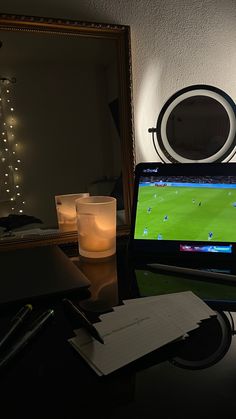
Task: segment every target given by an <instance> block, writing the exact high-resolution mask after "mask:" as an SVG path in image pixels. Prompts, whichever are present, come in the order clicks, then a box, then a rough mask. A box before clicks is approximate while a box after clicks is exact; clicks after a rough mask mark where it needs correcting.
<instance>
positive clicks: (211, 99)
mask: <svg viewBox="0 0 236 419" xmlns="http://www.w3.org/2000/svg"><path fill="white" fill-rule="evenodd" d="M149 132H152V133H153V144H154V147H155V150H156V152H157V154H158V156H159V157H160V159H161V161H163V163H188V162H189V163H190V162H201V163H210V162H223V161H224V162H226V161H229V160H230V159H231V158H232V157H233V156H234V154H235V153H236V105H235V103H234V101H233V100H232V99H231V97H230V96H229V95H227V94H226V93H225V92H224V91H223V90H221V89H219V88H217V87H214V86H209V85H201V84H199V85H192V86H188V87H185V88H184V89H181V90H179V91H178V92H176V93H175V94H174V95H172V96H171V97H170V98H169V99H168V100H167V102H166V103H165V104H164V106H163V108H162V109H161V112H160V114H159V116H158V119H157V125H156V128H151V129H149ZM154 132H155V133H156V141H155V140H154Z"/></svg>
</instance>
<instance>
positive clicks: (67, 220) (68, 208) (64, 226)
mask: <svg viewBox="0 0 236 419" xmlns="http://www.w3.org/2000/svg"><path fill="white" fill-rule="evenodd" d="M86 196H89V193H87V192H86V193H78V194H67V195H57V196H55V203H56V210H57V221H58V227H59V230H60V231H61V232H67V231H76V230H77V220H76V206H75V201H76V199H78V198H81V197H86Z"/></svg>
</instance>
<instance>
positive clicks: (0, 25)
mask: <svg viewBox="0 0 236 419" xmlns="http://www.w3.org/2000/svg"><path fill="white" fill-rule="evenodd" d="M1 31H18V32H19V36H20V32H24V31H27V32H32V33H39V34H40V33H54V34H59V35H65V36H66V35H74V36H78V37H89V38H93V37H95V38H104V39H113V40H115V42H116V46H117V52H118V75H119V80H118V88H119V98H120V107H119V116H120V139H121V156H122V157H121V158H122V177H123V193H124V206H125V220H126V222H125V224H124V225H121V226H118V227H117V235H118V236H122V235H126V234H128V233H129V230H130V219H131V206H132V194H133V174H134V168H135V152H134V128H133V126H134V123H133V108H132V71H131V47H130V27H129V26H127V25H124V26H123V25H116V24H102V23H91V22H81V21H74V20H64V19H56V18H43V17H32V16H23V15H12V14H3V13H2V14H0V36H1ZM76 242H77V232H76V231H75V232H68V233H57V234H55V235H48V236H46V235H45V236H43V237H39V238H30V239H29V238H21V239H14V240H7V241H6V240H4V242H2V243H0V251H2V250H9V249H15V248H22V247H33V246H38V245H45V244H59V245H64V246H65V247H67V246H70V245H74V244H75V243H76Z"/></svg>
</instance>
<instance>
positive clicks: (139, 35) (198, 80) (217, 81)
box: [1, 0, 236, 162]
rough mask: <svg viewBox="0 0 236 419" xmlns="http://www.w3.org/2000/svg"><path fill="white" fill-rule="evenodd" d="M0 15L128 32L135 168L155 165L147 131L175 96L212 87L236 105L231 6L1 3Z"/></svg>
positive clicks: (138, 1) (160, 0) (235, 28)
mask: <svg viewBox="0 0 236 419" xmlns="http://www.w3.org/2000/svg"><path fill="white" fill-rule="evenodd" d="M1 10H2V12H8V13H19V14H28V15H37V16H46V17H48V16H49V17H61V18H70V19H77V20H87V21H97V22H111V23H119V24H127V25H130V26H131V36H132V64H133V93H134V119H135V141H136V158H137V162H139V161H145V160H150V161H152V160H156V159H157V158H156V154H155V152H154V149H153V145H152V142H151V137H150V134H148V132H147V130H148V128H149V127H152V126H155V125H156V120H157V117H158V114H159V112H160V110H161V108H162V106H163V104H164V103H165V101H166V100H167V99H168V98H169V97H170V96H171V95H172V94H173V93H174V92H176V91H177V90H179V89H181V88H183V87H186V86H188V85H191V84H210V85H214V86H216V87H219V88H220V89H222V90H224V91H225V92H226V93H227V94H229V95H230V96H231V97H232V99H233V100H234V101H235V102H236V73H235V68H236V46H235V40H236V1H235V0H67V1H64V2H63V0H61V1H60V2H59V1H58V0H34V1H33V2H32V0H21V1H20V2H19V1H18V0H1Z"/></svg>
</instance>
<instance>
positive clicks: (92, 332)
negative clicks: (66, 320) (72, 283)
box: [63, 298, 104, 343]
mask: <svg viewBox="0 0 236 419" xmlns="http://www.w3.org/2000/svg"><path fill="white" fill-rule="evenodd" d="M63 302H64V304H65V306H67V307H68V308H70V310H71V311H72V312H73V313H74V314H76V315H77V317H78V319H79V320H80V322H81V324H82V325H83V326H84V327H85V329H86V330H87V331H88V332H89V333H90V335H91V336H93V337H94V339H96V340H97V341H98V342H100V343H104V340H103V338H102V337H101V335H100V334H99V333H98V331H97V329H96V327H95V326H94V325H93V324H92V323H91V322H90V321H89V320H88V319H87V317H86V316H85V314H84V313H83V312H82V310H80V309H79V308H78V307H77V306H75V305H74V304H73V303H72V301H70V300H68V299H67V298H64V300H63Z"/></svg>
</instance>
